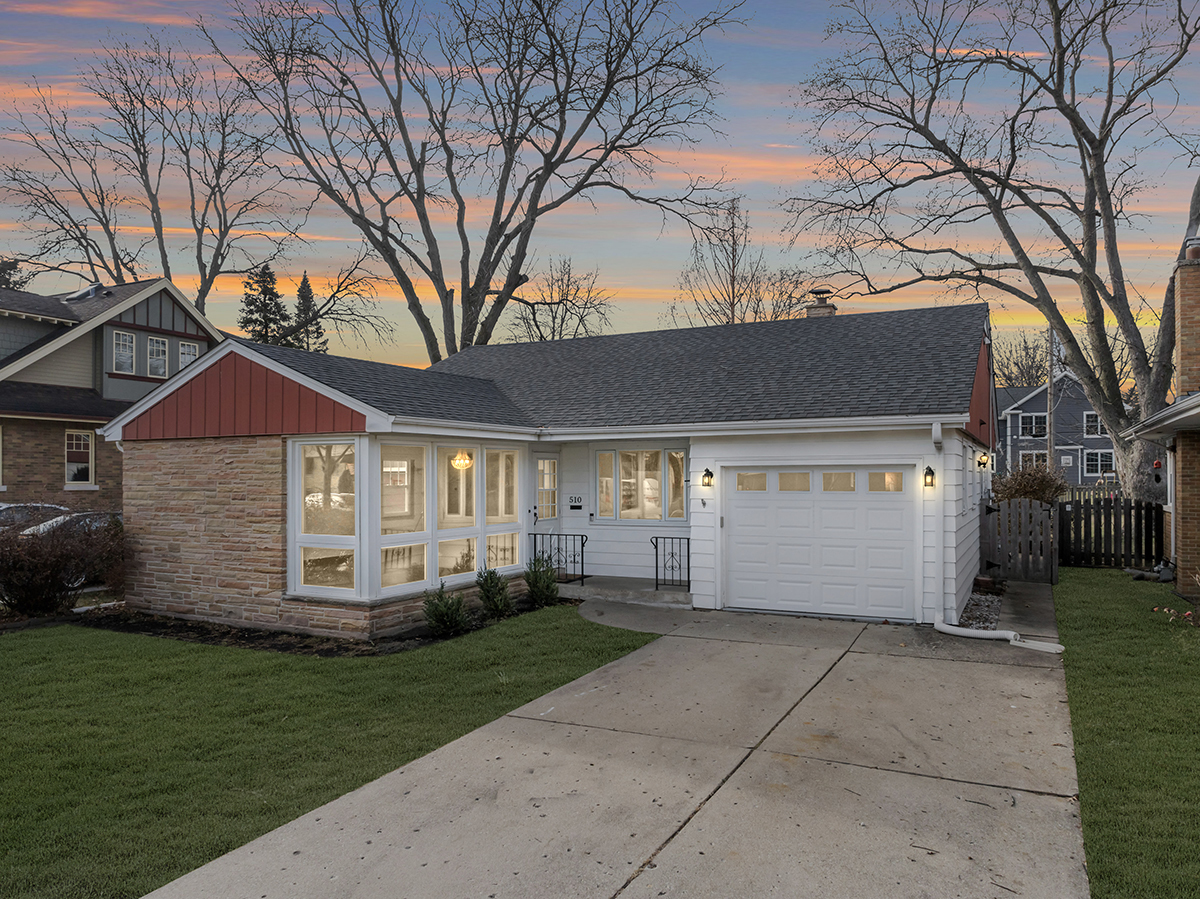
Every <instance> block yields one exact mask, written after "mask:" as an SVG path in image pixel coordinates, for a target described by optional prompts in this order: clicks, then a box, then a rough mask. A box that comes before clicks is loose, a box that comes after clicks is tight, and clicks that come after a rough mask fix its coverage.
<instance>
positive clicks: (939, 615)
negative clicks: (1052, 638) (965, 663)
mask: <svg viewBox="0 0 1200 899" xmlns="http://www.w3.org/2000/svg"><path fill="white" fill-rule="evenodd" d="M933 629H934V630H935V631H938V632H939V633H942V634H950V635H951V636H954V637H973V638H975V639H977V640H1007V641H1008V642H1009V643H1011V644H1012V645H1013V646H1024V647H1025V648H1026V649H1036V650H1037V651H1038V652H1054V653H1059V652H1062V651H1063V646H1062V644H1061V643H1046V642H1044V641H1041V640H1026V639H1025V638H1024V637H1022V636H1021V635H1020V634H1018V633H1017V632H1016V631H981V630H977V629H976V628H971V627H955V626H954V625H953V624H946V613H945V611H944V610H943V609H942V607H941V606H940V605H939V606H938V607H937V608H936V609H935V610H934V622H933Z"/></svg>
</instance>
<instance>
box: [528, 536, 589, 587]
mask: <svg viewBox="0 0 1200 899" xmlns="http://www.w3.org/2000/svg"><path fill="white" fill-rule="evenodd" d="M529 537H530V540H531V541H532V542H533V552H532V554H531V555H530V556H529V558H531V559H536V558H537V557H538V556H545V557H546V558H548V559H549V560H550V563H551V564H552V565H553V566H554V567H555V568H556V569H558V580H559V582H560V583H570V582H571V581H579V583H581V584H582V583H583V581H584V579H585V578H586V577H587V575H586V574H585V573H584V555H583V548H584V546H585V545H586V544H587V536H586V535H585V534H530V535H529Z"/></svg>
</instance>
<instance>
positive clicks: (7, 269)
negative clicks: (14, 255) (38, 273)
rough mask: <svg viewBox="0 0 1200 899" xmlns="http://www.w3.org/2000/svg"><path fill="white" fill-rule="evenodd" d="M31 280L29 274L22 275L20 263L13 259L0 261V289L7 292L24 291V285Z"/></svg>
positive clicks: (31, 276)
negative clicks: (4, 289)
mask: <svg viewBox="0 0 1200 899" xmlns="http://www.w3.org/2000/svg"><path fill="white" fill-rule="evenodd" d="M32 278H33V275H32V273H31V274H22V272H21V263H19V262H17V260H15V259H0V287H3V288H6V289H8V290H24V289H25V285H26V284H28V283H29V282H30V280H31V279H32Z"/></svg>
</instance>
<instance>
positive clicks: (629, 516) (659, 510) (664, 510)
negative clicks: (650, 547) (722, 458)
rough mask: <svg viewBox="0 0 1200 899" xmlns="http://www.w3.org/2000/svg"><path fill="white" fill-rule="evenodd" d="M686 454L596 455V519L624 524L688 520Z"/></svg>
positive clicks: (637, 452)
mask: <svg viewBox="0 0 1200 899" xmlns="http://www.w3.org/2000/svg"><path fill="white" fill-rule="evenodd" d="M686 488H687V459H686V454H685V452H684V451H683V450H664V449H653V450H640V449H639V450H619V451H607V450H606V451H604V452H600V453H597V454H596V516H597V517H598V518H616V519H618V520H621V521H663V520H664V519H675V520H683V519H685V518H687V496H686V494H687V490H686Z"/></svg>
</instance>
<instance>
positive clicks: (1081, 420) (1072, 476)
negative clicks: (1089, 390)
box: [996, 372, 1117, 485]
mask: <svg viewBox="0 0 1200 899" xmlns="http://www.w3.org/2000/svg"><path fill="white" fill-rule="evenodd" d="M996 408H997V409H998V410H999V417H998V420H997V424H998V428H997V446H996V472H997V473H998V474H1007V473H1008V472H1010V471H1012V470H1013V469H1016V468H1020V467H1021V466H1023V465H1035V464H1038V463H1042V464H1045V463H1046V462H1047V461H1050V462H1052V463H1053V464H1054V466H1055V467H1057V468H1058V469H1060V470H1061V471H1062V473H1063V475H1064V476H1065V477H1066V479H1067V482H1068V483H1071V484H1079V485H1087V484H1095V483H1098V482H1100V481H1115V480H1116V476H1117V474H1116V467H1115V465H1114V460H1113V444H1112V438H1111V437H1110V436H1109V434H1108V431H1107V430H1106V429H1105V427H1104V422H1103V421H1101V420H1100V416H1099V415H1098V414H1097V413H1096V411H1095V410H1094V409H1093V408H1092V405H1091V403H1089V402H1088V400H1087V397H1085V396H1084V395H1083V388H1082V387H1081V386H1080V384H1079V381H1078V380H1077V379H1076V378H1075V376H1074V375H1072V374H1071V373H1070V372H1064V373H1062V374H1060V375H1058V376H1057V377H1056V378H1055V383H1054V455H1053V458H1048V455H1047V453H1048V450H1047V446H1046V426H1047V415H1048V413H1047V409H1046V385H1045V384H1042V385H1041V386H1040V387H997V388H996Z"/></svg>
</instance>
